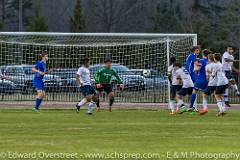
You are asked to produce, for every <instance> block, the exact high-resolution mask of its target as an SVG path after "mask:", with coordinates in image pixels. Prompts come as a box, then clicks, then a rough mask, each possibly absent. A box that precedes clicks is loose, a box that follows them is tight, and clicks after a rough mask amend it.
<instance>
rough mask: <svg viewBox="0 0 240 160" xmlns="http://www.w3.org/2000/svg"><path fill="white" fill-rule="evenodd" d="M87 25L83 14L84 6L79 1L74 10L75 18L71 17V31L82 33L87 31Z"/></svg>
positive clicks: (78, 0)
mask: <svg viewBox="0 0 240 160" xmlns="http://www.w3.org/2000/svg"><path fill="white" fill-rule="evenodd" d="M85 27H86V24H85V19H84V16H83V14H82V6H81V2H80V0H77V4H76V6H75V9H74V13H73V16H71V17H70V31H71V32H82V31H84V30H85Z"/></svg>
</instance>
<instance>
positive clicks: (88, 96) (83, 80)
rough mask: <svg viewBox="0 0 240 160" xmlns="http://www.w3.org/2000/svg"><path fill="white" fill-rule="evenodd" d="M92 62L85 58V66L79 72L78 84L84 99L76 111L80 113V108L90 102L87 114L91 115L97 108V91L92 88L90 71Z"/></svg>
mask: <svg viewBox="0 0 240 160" xmlns="http://www.w3.org/2000/svg"><path fill="white" fill-rule="evenodd" d="M89 65H90V60H89V58H85V59H84V60H83V65H82V67H80V68H79V69H78V71H77V77H76V80H77V84H78V85H80V88H81V92H82V94H83V96H84V98H83V99H82V100H81V101H80V102H79V103H78V104H77V105H76V111H77V112H79V111H80V108H81V107H82V106H83V105H85V104H86V103H88V102H90V103H89V105H88V111H87V114H89V115H91V114H92V111H93V110H94V108H95V107H96V101H97V97H96V91H95V89H94V88H93V87H92V86H91V77H90V71H89V69H88V68H89Z"/></svg>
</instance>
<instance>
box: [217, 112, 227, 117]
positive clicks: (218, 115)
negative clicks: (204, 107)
mask: <svg viewBox="0 0 240 160" xmlns="http://www.w3.org/2000/svg"><path fill="white" fill-rule="evenodd" d="M226 114H227V113H226V112H218V113H217V114H216V117H220V116H225V115H226Z"/></svg>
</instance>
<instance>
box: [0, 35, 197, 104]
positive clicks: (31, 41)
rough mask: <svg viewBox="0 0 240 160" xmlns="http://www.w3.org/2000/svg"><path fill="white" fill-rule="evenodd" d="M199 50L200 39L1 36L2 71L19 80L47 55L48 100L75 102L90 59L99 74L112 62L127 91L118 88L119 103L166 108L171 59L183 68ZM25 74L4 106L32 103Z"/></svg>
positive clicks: (182, 36)
mask: <svg viewBox="0 0 240 160" xmlns="http://www.w3.org/2000/svg"><path fill="white" fill-rule="evenodd" d="M194 45H197V34H153V33H52V32H0V66H1V68H0V69H1V70H2V71H3V73H4V74H6V75H7V76H12V77H14V74H13V73H11V72H10V71H11V69H12V68H14V67H15V70H18V71H20V70H21V69H22V68H24V67H26V66H31V65H34V64H35V62H36V60H37V59H36V57H37V56H36V55H37V53H39V52H46V53H47V54H48V56H49V62H48V65H47V68H48V70H49V71H50V72H49V77H48V78H49V79H48V80H46V81H47V82H48V85H49V88H48V90H49V92H47V94H48V95H47V100H49V101H70V102H72V101H77V100H79V99H80V95H81V94H80V93H79V92H78V87H77V86H75V84H74V75H73V74H72V73H73V72H74V71H76V69H77V68H78V67H79V66H80V65H81V60H82V59H83V58H84V57H89V58H90V59H91V69H92V70H93V72H94V71H95V70H94V69H98V67H99V66H101V64H102V63H103V61H104V59H106V58H111V59H112V61H113V63H114V67H115V68H116V69H117V70H119V71H118V72H119V74H120V75H121V77H122V79H123V80H124V83H125V85H126V91H125V92H119V91H118V86H117V84H116V85H115V84H114V86H115V92H116V95H117V97H116V100H117V101H118V102H130V103H167V102H168V99H169V93H170V92H169V90H170V85H169V84H168V81H167V78H166V74H167V67H168V65H169V59H170V57H172V56H174V57H176V59H177V61H179V62H181V63H183V64H184V63H185V60H186V58H187V56H188V55H189V49H190V48H191V47H192V46H194ZM12 70H13V69H12ZM22 71H23V72H24V69H22ZM22 71H21V72H22ZM16 72H17V71H16ZM23 74H25V73H21V74H19V75H18V74H16V75H18V76H19V77H16V76H15V77H14V78H15V79H16V81H18V83H16V84H15V86H16V89H15V90H14V92H12V94H5V93H2V95H4V96H2V100H31V99H32V98H33V94H32V93H33V90H32V88H31V85H30V84H28V83H30V82H29V79H30V78H29V79H28V78H26V77H25V78H22V77H21V76H22V75H23ZM26 74H31V73H26ZM66 74H69V75H70V77H68V76H69V75H67V76H66ZM50 75H53V76H55V78H52V79H51V76H50ZM26 76H28V75H26ZM71 76H72V77H71ZM54 80H58V82H55V81H54ZM53 81H54V82H53ZM93 82H94V80H93ZM113 82H114V80H113ZM50 85H52V86H50ZM59 88H60V89H59ZM23 90H27V92H24V93H23Z"/></svg>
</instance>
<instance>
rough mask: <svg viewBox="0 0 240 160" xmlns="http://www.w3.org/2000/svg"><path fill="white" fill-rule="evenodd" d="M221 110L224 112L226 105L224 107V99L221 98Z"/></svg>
mask: <svg viewBox="0 0 240 160" xmlns="http://www.w3.org/2000/svg"><path fill="white" fill-rule="evenodd" d="M222 111H223V112H225V111H226V107H225V101H224V100H222Z"/></svg>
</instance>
